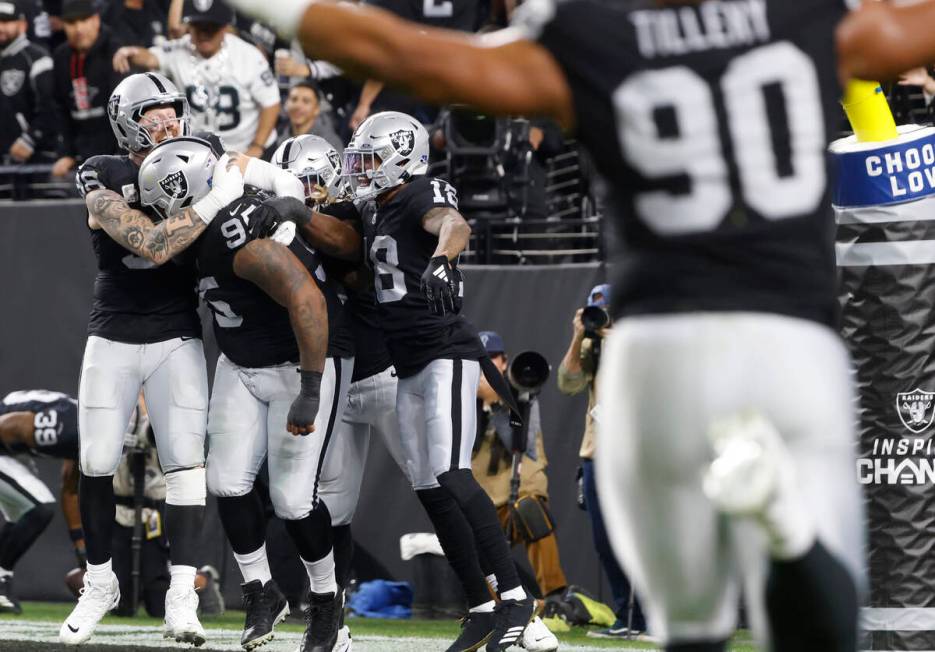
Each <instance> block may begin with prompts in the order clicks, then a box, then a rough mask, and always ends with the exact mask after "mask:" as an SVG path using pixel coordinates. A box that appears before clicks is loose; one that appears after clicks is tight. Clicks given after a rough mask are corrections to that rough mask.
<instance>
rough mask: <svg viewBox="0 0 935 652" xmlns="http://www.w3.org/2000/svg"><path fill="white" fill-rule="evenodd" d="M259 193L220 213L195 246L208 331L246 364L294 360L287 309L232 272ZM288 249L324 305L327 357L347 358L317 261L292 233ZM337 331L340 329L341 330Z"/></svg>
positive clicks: (335, 302) (337, 310)
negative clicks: (208, 313)
mask: <svg viewBox="0 0 935 652" xmlns="http://www.w3.org/2000/svg"><path fill="white" fill-rule="evenodd" d="M263 199H264V197H263V196H262V195H253V194H249V195H244V196H243V197H241V198H240V199H237V200H235V201H234V202H232V203H231V204H230V205H229V206H228V207H227V208H225V209H224V210H223V211H221V212H220V213H219V214H218V216H217V217H215V218H214V220H213V221H212V222H211V224H210V225H209V226H208V228H207V230H206V231H205V232H204V233H203V234H202V236H201V238H200V239H199V240H198V242H197V244H196V245H195V247H197V262H198V274H199V277H200V280H199V282H198V290H199V293H200V294H201V297H202V299H203V300H204V302H205V303H206V304H207V305H208V307H209V308H210V309H211V312H212V313H213V314H214V334H215V338H216V339H217V342H218V347H219V348H220V349H221V352H222V353H223V354H224V355H226V356H227V357H228V358H229V359H230V360H231V361H232V362H234V364H237V365H239V366H241V367H247V368H252V369H256V368H260V367H270V366H273V365H279V364H284V363H287V362H296V363H297V362H298V361H299V347H298V344H297V343H296V340H295V333H294V332H293V330H292V324H291V323H290V321H289V312H288V310H286V308H284V307H283V306H281V305H279V304H278V303H276V301H274V300H273V299H272V298H271V297H270V296H269V295H268V294H266V292H264V291H263V290H261V289H260V288H259V287H257V286H256V285H254V284H253V283H252V282H250V281H248V280H246V279H242V278H240V277H239V276H237V275H236V274H235V273H234V256H235V255H236V254H237V252H238V251H239V250H240V249H241V248H242V247H243V246H244V245H246V244H247V243H248V242H249V241H250V236H249V234H248V233H247V229H248V226H249V224H250V215H251V213H253V211H255V210H256V209H257V207H259V206H260V204H261V203H262V202H263ZM289 250H290V251H291V252H292V253H293V254H294V255H295V256H296V258H298V259H299V260H300V261H301V262H302V264H303V265H305V267H306V268H307V269H308V270H309V272H310V273H311V275H312V277H313V278H314V279H315V282H316V283H317V285H318V288H319V289H320V290H321V292H322V294H323V295H324V297H325V302H326V304H327V306H328V355H329V356H339V357H350V356H352V355H353V347H352V344H351V343H348V342H346V340H347V332H346V324H345V323H344V322H343V318H344V316H343V314H342V313H341V302H340V299H338V297H337V293H336V291H335V289H334V286H333V284H329V283H328V282H327V277H326V275H325V272H324V268H323V267H322V265H321V260H320V258H319V256H318V254H317V252H315V251H314V250H312V249H310V248H309V247H307V246H306V245H305V243H304V242H303V241H302V240H301V238H299V237H296V238H295V239H294V240H293V241H292V244H290V245H289ZM342 330H343V331H344V332H343V333H342Z"/></svg>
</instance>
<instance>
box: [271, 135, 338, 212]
mask: <svg viewBox="0 0 935 652" xmlns="http://www.w3.org/2000/svg"><path fill="white" fill-rule="evenodd" d="M273 165H275V166H276V167H279V168H282V169H283V170H289V172H291V173H292V174H294V175H295V176H296V177H298V178H299V179H300V180H301V181H302V184H303V185H304V186H305V200H306V201H307V202H312V203H313V204H320V203H327V202H329V201H335V200H338V199H341V198H342V197H344V196H345V195H346V194H347V186H346V183H345V180H344V177H342V176H341V155H340V154H338V150H336V149H335V148H334V147H332V146H331V143H329V142H328V141H327V140H325V139H324V138H322V137H320V136H314V135H311V134H304V135H302V136H295V137H294V138H290V139H289V140H287V141H285V142H283V144H282V145H280V146H279V147H278V148H276V152H275V153H274V154H273ZM323 191H324V192H323ZM326 193H327V194H326Z"/></svg>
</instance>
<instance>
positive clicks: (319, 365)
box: [234, 240, 328, 372]
mask: <svg viewBox="0 0 935 652" xmlns="http://www.w3.org/2000/svg"><path fill="white" fill-rule="evenodd" d="M234 273H235V274H236V275H237V276H239V277H240V278H242V279H244V280H247V281H250V282H251V283H253V284H254V285H256V286H257V287H259V288H260V289H261V290H263V291H264V292H266V294H268V295H269V296H270V298H272V299H273V300H274V301H275V302H276V303H278V304H279V305H281V306H283V307H284V308H286V309H287V310H288V311H289V321H290V322H291V323H292V330H293V332H294V333H295V339H296V341H297V342H298V344H299V358H300V364H301V366H302V369H303V370H305V371H317V372H321V371H323V370H324V368H325V354H326V353H327V349H328V308H327V306H326V304H325V297H324V296H323V295H322V293H321V290H319V289H318V285H317V284H316V283H315V281H314V279H312V275H311V274H309V272H308V270H307V269H306V268H305V266H304V265H303V264H302V263H301V262H299V259H298V258H296V257H295V256H294V255H293V254H292V252H291V251H289V250H288V249H287V248H286V247H284V246H283V245H281V244H279V243H278V242H274V241H272V240H252V241H251V242H248V243H247V244H246V245H244V246H243V247H242V248H241V249H239V250H238V251H237V253H236V254H235V255H234Z"/></svg>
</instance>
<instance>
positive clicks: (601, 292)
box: [588, 283, 610, 309]
mask: <svg viewBox="0 0 935 652" xmlns="http://www.w3.org/2000/svg"><path fill="white" fill-rule="evenodd" d="M609 304H610V284H608V283H601V284H600V285H595V286H594V287H593V288H591V291H590V292H589V293H588V307H589V308H590V307H591V306H597V307H598V308H605V309H606V308H607V306H608V305H609Z"/></svg>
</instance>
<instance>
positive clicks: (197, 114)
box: [114, 0, 279, 157]
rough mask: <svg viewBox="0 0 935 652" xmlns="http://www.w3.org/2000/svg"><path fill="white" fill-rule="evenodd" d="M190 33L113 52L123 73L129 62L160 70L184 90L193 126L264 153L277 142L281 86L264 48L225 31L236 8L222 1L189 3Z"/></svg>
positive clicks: (230, 143)
mask: <svg viewBox="0 0 935 652" xmlns="http://www.w3.org/2000/svg"><path fill="white" fill-rule="evenodd" d="M182 20H183V21H184V22H186V23H188V25H189V27H190V33H189V34H187V35H185V36H183V37H182V38H179V39H175V40H172V41H167V42H166V43H164V44H163V45H160V46H153V47H151V48H149V49H146V48H141V47H134V46H129V47H123V48H120V49H119V50H118V51H117V52H116V54H115V55H114V67H115V68H116V69H117V70H118V71H119V72H125V71H127V70H129V67H130V65H133V66H139V67H142V68H146V69H148V70H158V71H159V72H161V73H162V74H164V75H166V76H167V77H168V78H169V79H171V80H172V81H173V82H174V83H175V85H176V86H178V87H179V88H180V89H182V90H183V92H184V93H185V96H186V98H187V99H188V103H189V106H190V107H191V119H192V125H191V126H192V131H207V132H211V133H213V134H217V135H218V136H220V137H221V138H222V139H223V140H224V144H225V145H226V146H227V147H229V148H230V149H232V150H234V151H238V152H243V153H245V154H247V155H249V156H257V157H259V156H262V154H263V151H264V150H265V148H266V147H269V146H270V145H271V144H272V143H274V142H276V129H275V127H276V119H277V118H278V116H279V87H278V86H277V85H276V79H275V77H274V76H273V72H272V71H271V70H270V67H269V63H267V61H266V59H265V58H264V57H263V55H262V54H261V53H260V51H259V50H258V49H257V48H256V47H254V46H253V45H250V44H249V43H247V42H246V41H244V40H243V39H241V38H240V37H238V36H235V35H233V34H230V33H227V32H226V31H225V28H226V26H227V25H228V24H230V23H232V22H233V12H232V11H231V10H230V9H229V8H228V7H227V6H226V5H225V4H224V3H222V2H221V1H220V0H216V1H215V2H211V1H210V0H208V1H207V2H206V3H205V2H198V3H194V2H191V0H188V1H186V2H185V5H184V9H183V14H182Z"/></svg>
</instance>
